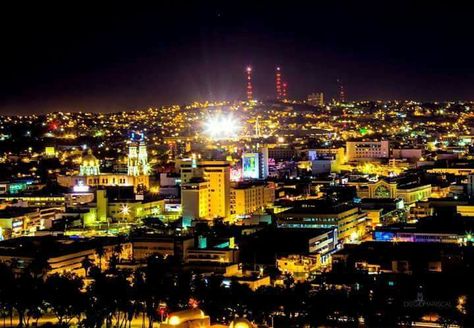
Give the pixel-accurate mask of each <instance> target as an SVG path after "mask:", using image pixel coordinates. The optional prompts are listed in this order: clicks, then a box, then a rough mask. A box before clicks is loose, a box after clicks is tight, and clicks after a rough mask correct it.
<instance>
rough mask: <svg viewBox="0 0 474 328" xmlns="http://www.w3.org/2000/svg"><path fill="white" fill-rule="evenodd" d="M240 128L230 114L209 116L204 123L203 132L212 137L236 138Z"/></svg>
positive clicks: (238, 123)
mask: <svg viewBox="0 0 474 328" xmlns="http://www.w3.org/2000/svg"><path fill="white" fill-rule="evenodd" d="M240 129H241V125H240V122H239V121H238V120H237V119H236V118H235V117H234V116H233V115H232V114H228V115H216V116H213V117H209V118H208V120H207V121H206V122H205V123H204V132H205V134H206V135H208V136H209V137H210V138H212V139H232V138H236V137H237V136H238V133H239V131H240Z"/></svg>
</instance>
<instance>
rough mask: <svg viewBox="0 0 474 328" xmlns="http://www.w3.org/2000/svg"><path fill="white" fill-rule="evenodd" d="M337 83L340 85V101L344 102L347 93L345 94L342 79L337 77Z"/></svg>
mask: <svg viewBox="0 0 474 328" xmlns="http://www.w3.org/2000/svg"><path fill="white" fill-rule="evenodd" d="M337 84H338V85H339V102H342V103H343V102H344V101H345V100H346V99H345V94H344V85H343V84H342V80H341V79H337Z"/></svg>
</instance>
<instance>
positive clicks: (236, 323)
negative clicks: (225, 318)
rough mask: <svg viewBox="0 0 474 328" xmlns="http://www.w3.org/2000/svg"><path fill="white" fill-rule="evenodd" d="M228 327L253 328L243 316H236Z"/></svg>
mask: <svg viewBox="0 0 474 328" xmlns="http://www.w3.org/2000/svg"><path fill="white" fill-rule="evenodd" d="M229 328H253V325H252V324H251V323H250V321H248V320H247V319H245V318H237V319H234V320H232V322H231V323H230V325H229Z"/></svg>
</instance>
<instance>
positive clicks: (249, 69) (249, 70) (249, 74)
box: [246, 66, 253, 101]
mask: <svg viewBox="0 0 474 328" xmlns="http://www.w3.org/2000/svg"><path fill="white" fill-rule="evenodd" d="M246 71H247V100H248V101H252V100H253V87H252V67H250V66H247V69H246Z"/></svg>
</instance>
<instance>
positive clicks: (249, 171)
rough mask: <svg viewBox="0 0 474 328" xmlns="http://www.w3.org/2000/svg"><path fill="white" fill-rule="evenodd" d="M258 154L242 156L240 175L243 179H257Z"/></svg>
mask: <svg viewBox="0 0 474 328" xmlns="http://www.w3.org/2000/svg"><path fill="white" fill-rule="evenodd" d="M258 158H259V155H258V153H245V154H243V155H242V173H243V174H242V175H243V177H244V179H258V178H259V177H260V174H259V173H260V172H259V171H260V170H259V168H260V166H259V163H258Z"/></svg>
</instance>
